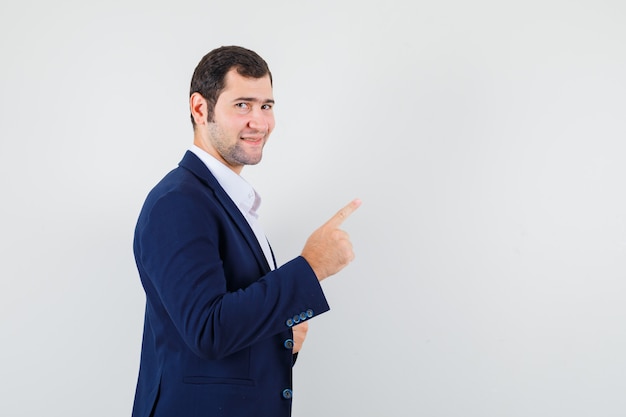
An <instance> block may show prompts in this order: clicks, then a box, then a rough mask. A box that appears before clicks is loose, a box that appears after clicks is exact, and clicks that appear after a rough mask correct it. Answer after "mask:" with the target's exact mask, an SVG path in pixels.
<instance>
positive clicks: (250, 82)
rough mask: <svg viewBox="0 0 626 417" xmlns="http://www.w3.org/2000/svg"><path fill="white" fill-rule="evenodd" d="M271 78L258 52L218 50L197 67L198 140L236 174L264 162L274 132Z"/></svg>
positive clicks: (192, 100) (194, 109)
mask: <svg viewBox="0 0 626 417" xmlns="http://www.w3.org/2000/svg"><path fill="white" fill-rule="evenodd" d="M273 106H274V97H273V93H272V76H271V73H270V71H269V68H268V66H267V63H266V62H265V61H264V60H263V59H262V58H261V57H259V56H258V55H257V54H256V53H254V52H252V51H250V50H247V49H244V48H241V47H237V46H228V47H222V48H218V49H215V50H213V51H211V52H210V53H208V54H207V55H206V56H205V57H204V58H202V60H201V61H200V64H198V67H197V68H196V70H195V72H194V75H193V78H192V81H191V94H190V97H189V107H190V110H191V119H192V122H193V126H194V144H195V145H197V146H198V147H200V148H202V149H204V150H205V151H206V152H208V153H209V154H210V155H212V156H213V157H215V158H216V159H218V160H219V161H220V162H222V163H223V164H224V165H226V166H228V167H229V168H230V169H232V170H233V171H235V172H236V173H240V172H241V170H242V168H243V166H244V165H254V164H257V163H259V162H260V161H261V157H262V154H263V147H264V146H265V143H266V142H267V139H268V138H269V136H270V133H271V132H272V131H273V130H274V111H273Z"/></svg>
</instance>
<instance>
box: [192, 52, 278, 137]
mask: <svg viewBox="0 0 626 417" xmlns="http://www.w3.org/2000/svg"><path fill="white" fill-rule="evenodd" d="M231 69H235V70H236V71H237V73H238V74H239V75H241V76H244V77H248V78H261V77H264V76H266V75H268V76H269V79H270V85H271V84H272V73H271V72H270V69H269V67H268V65H267V62H265V60H264V59H263V58H261V57H260V56H259V55H258V54H257V53H256V52H254V51H251V50H249V49H246V48H242V47H240V46H222V47H220V48H216V49H214V50H212V51H211V52H209V53H208V54H206V55H205V56H204V57H203V58H202V59H201V60H200V62H199V63H198V66H197V67H196V69H195V71H194V73H193V77H192V78H191V88H190V90H189V97H191V95H192V94H193V93H199V94H200V95H201V96H202V97H204V99H205V100H206V101H207V104H208V114H207V117H208V120H209V121H210V122H211V121H213V112H214V109H215V103H216V102H217V98H218V97H219V95H220V94H221V93H222V90H223V89H224V87H225V85H226V74H227V73H228V72H229V71H230V70H231ZM191 123H192V124H193V126H194V127H195V126H196V122H195V121H194V118H193V116H192V117H191Z"/></svg>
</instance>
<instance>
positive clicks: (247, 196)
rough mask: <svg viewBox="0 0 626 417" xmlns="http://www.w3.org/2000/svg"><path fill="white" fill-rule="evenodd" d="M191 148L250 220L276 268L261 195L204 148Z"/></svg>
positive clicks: (267, 255)
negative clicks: (261, 216) (261, 213)
mask: <svg viewBox="0 0 626 417" xmlns="http://www.w3.org/2000/svg"><path fill="white" fill-rule="evenodd" d="M189 150H190V151H191V152H193V153H194V154H195V155H196V156H197V157H198V158H200V160H201V161H202V162H204V164H205V165H206V166H207V168H208V169H209V171H211V173H212V174H213V175H214V176H215V178H216V179H217V182H219V183H220V185H221V186H222V188H223V189H224V191H226V194H228V196H229V197H230V199H231V200H233V202H234V203H235V205H236V206H237V207H238V208H239V211H241V214H243V217H245V219H246V220H247V221H248V224H249V225H250V227H251V228H252V231H253V232H254V235H255V236H256V239H257V240H258V241H259V245H261V248H262V249H263V253H264V254H265V258H266V259H267V263H268V265H269V266H270V269H274V268H275V267H276V265H274V259H273V257H272V251H271V250H270V245H269V243H268V241H267V238H266V237H265V233H263V229H262V228H261V225H260V224H259V220H258V217H259V215H258V214H257V210H258V209H259V207H260V206H261V196H260V195H259V194H258V193H257V192H256V191H255V190H254V188H252V186H251V185H250V184H249V183H248V182H247V181H246V180H245V179H244V178H243V177H242V176H241V175H238V174H237V173H235V172H234V171H233V170H231V169H230V168H228V167H227V166H226V165H224V164H223V163H221V162H220V161H218V160H217V159H215V157H213V156H212V155H210V154H209V153H208V152H206V151H205V150H204V149H201V148H199V147H198V146H196V145H192V146H191V148H189Z"/></svg>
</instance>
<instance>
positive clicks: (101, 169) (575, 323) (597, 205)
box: [0, 0, 626, 417]
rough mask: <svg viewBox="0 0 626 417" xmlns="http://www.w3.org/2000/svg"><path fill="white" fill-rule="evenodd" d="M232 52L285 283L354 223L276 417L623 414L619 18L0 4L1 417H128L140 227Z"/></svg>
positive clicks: (547, 5)
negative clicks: (252, 63) (253, 67)
mask: <svg viewBox="0 0 626 417" xmlns="http://www.w3.org/2000/svg"><path fill="white" fill-rule="evenodd" d="M230 44H236V45H242V46H245V47H248V48H251V49H253V50H255V51H257V52H258V53H259V54H260V55H261V56H263V57H264V58H265V59H266V60H267V61H268V63H269V65H270V68H271V69H272V72H273V74H274V79H275V88H274V94H275V98H276V100H277V106H276V118H277V128H276V130H275V133H274V134H273V136H272V139H271V141H270V143H269V145H268V146H267V147H266V152H265V157H264V160H263V162H262V163H261V164H260V165H258V166H255V167H248V168H246V169H244V171H243V175H244V177H246V178H247V179H248V180H249V181H250V182H251V183H252V184H253V185H254V186H255V187H256V188H257V190H258V191H259V192H260V193H261V195H262V196H263V199H264V203H263V206H262V211H261V216H262V222H263V225H264V228H265V230H266V232H267V234H268V236H269V238H270V241H271V242H272V245H273V247H274V249H275V251H276V252H277V255H278V258H279V260H280V261H281V263H282V262H285V261H287V260H289V259H291V258H293V257H294V256H297V255H298V254H299V252H300V250H301V248H302V245H303V243H304V241H305V239H306V238H307V236H308V235H309V233H310V232H311V231H312V230H313V229H314V228H316V227H317V226H318V225H320V224H321V223H322V222H324V221H325V220H326V219H327V218H328V217H330V216H331V215H332V214H334V213H335V212H336V210H338V209H339V208H340V207H342V206H343V205H344V204H347V203H348V202H349V201H350V200H351V199H352V198H354V197H360V198H361V199H362V200H363V206H362V207H361V208H360V209H359V210H358V211H357V212H356V213H355V214H354V215H353V216H352V217H351V218H350V219H349V220H348V221H347V222H346V223H345V229H346V230H347V231H348V232H349V233H350V234H351V236H352V239H353V243H354V247H355V251H356V254H357V258H356V260H355V262H354V263H353V264H351V265H350V266H349V267H348V268H347V269H345V270H344V271H342V272H341V273H340V274H339V275H337V276H335V277H332V278H330V279H328V280H327V281H325V282H324V284H323V286H324V289H325V292H326V294H327V297H328V299H329V302H330V304H331V307H332V310H331V311H330V312H329V313H327V314H324V315H322V316H320V317H318V318H316V319H315V320H314V321H312V322H311V328H310V331H309V338H308V339H307V342H306V344H305V350H304V351H303V353H302V355H301V357H300V359H299V361H298V364H297V366H296V368H295V370H294V372H295V387H294V391H295V397H294V416H297V417H318V416H360V417H369V416H385V417H386V416H429V417H439V416H445V417H457V416H458V417H461V416H462V417H470V416H477V417H503V416H506V417H516V416H525V417H530V416H532V417H538V416H546V417H553V416H568V417H577V416H603V417H609V416H624V415H626V396H625V395H624V392H625V391H626V377H625V375H626V355H625V354H624V352H626V304H625V302H624V300H625V296H626V282H625V280H624V278H625V273H626V267H625V263H624V261H625V259H626V195H625V193H624V179H625V178H626V163H625V162H624V159H625V158H624V156H625V153H626V117H625V116H626V98H625V97H626V75H625V74H626V47H625V44H626V3H624V2H623V1H621V0H614V1H602V0H589V1H583V0H569V1H565V0H563V1H558V0H541V1H536V0H529V1H517V2H510V1H508V2H507V1H495V0H493V1H489V0H477V1H471V2H470V1H462V0H447V1H446V0H444V1H423V0H411V1H409V0H406V1H391V0H387V1H384V2H383V1H381V2H374V1H356V0H355V1H345V2H341V1H337V0H334V1H326V0H323V1H320V0H317V1H315V2H306V1H287V0H285V1H271V0H269V1H266V2H256V1H255V2H252V1H238V2H228V1H220V2H211V1H198V2H192V1H172V2H160V1H156V2H155V1H140V0H125V1H106V2H98V3H96V2H88V1H78V0H76V1H68V0H65V1H55V2H52V1H44V0H25V1H16V0H3V1H2V3H0V62H1V65H0V181H1V184H2V186H1V189H0V192H1V195H2V200H1V201H2V203H1V204H0V254H1V255H0V256H1V257H2V258H1V262H0V277H1V281H0V326H1V328H0V353H1V354H0V415H2V416H6V417H17V416H43V415H45V416H60V417H61V416H62V417H73V416H77V417H79V416H80V417H83V416H90V417H100V416H102V417H111V416H128V415H130V410H131V406H132V398H133V394H134V386H135V382H136V377H137V370H138V365H139V352H140V343H141V342H140V341H141V331H142V323H143V308H144V294H143V291H142V288H141V285H140V283H139V278H138V275H137V272H136V269H135V265H134V260H133V256H132V234H133V229H134V225H135V221H136V218H137V215H138V213H139V210H140V207H141V205H142V203H143V200H144V198H145V196H146V194H147V192H148V191H149V190H150V188H152V186H153V185H154V184H155V183H156V182H157V181H158V180H159V179H160V178H161V177H162V176H163V175H164V174H165V173H166V172H167V171H169V170H170V169H172V168H173V167H175V166H176V164H177V163H178V161H179V160H180V158H181V157H182V155H183V153H184V151H185V149H186V148H187V147H188V146H189V145H190V144H191V138H192V130H191V124H190V122H189V113H188V104H187V99H188V86H189V81H190V79H191V74H192V71H193V69H194V68H195V66H196V64H197V63H198V61H199V60H200V58H201V57H202V56H203V55H204V54H205V53H207V52H208V51H209V50H211V49H213V48H215V47H217V46H221V45H230ZM180 417H185V416H180Z"/></svg>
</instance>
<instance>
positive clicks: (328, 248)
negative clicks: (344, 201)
mask: <svg viewBox="0 0 626 417" xmlns="http://www.w3.org/2000/svg"><path fill="white" fill-rule="evenodd" d="M360 205H361V200H359V199H355V200H352V202H350V204H348V205H347V206H345V207H344V208H342V209H341V210H339V211H338V212H337V214H335V215H334V216H333V217H331V218H330V220H328V221H327V222H326V223H324V224H323V225H322V226H321V227H320V228H319V229H317V230H316V231H314V232H313V233H312V234H311V236H309V238H308V239H307V241H306V244H305V245H304V249H303V250H302V256H303V257H304V259H306V260H307V262H308V263H309V265H311V268H312V269H313V272H315V275H316V276H317V279H318V280H319V281H322V280H323V279H325V278H327V277H329V276H331V275H334V274H336V273H337V272H339V271H341V270H342V269H343V268H344V267H345V266H346V265H348V264H349V263H350V262H351V261H352V260H353V259H354V252H352V243H351V242H350V237H349V236H348V234H347V233H346V232H345V231H343V230H341V229H340V228H339V227H340V226H341V224H342V223H343V222H344V221H345V220H346V219H347V218H348V216H350V215H351V214H352V213H354V211H355V210H356V209H357V208H359V206H360Z"/></svg>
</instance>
